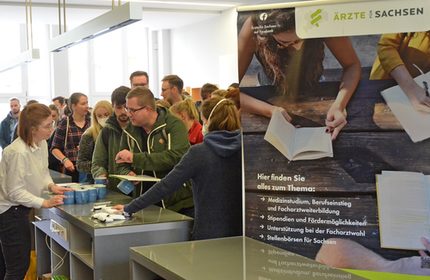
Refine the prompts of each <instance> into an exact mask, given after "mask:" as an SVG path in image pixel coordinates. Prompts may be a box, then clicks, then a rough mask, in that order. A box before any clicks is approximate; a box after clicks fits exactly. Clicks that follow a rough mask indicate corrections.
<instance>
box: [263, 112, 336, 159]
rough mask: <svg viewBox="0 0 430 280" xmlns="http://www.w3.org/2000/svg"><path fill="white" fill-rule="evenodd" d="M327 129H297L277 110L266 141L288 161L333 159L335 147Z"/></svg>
mask: <svg viewBox="0 0 430 280" xmlns="http://www.w3.org/2000/svg"><path fill="white" fill-rule="evenodd" d="M325 130H326V128H325V127H300V128H296V127H294V125H292V124H291V123H289V122H288V121H287V120H286V119H285V118H284V116H283V115H282V112H281V110H275V111H274V112H273V114H272V118H271V119H270V123H269V126H268V127H267V131H266V134H265V135H264V140H266V141H267V142H269V143H270V144H272V145H273V146H274V147H275V148H276V149H277V150H278V151H280V152H281V153H282V154H283V155H284V156H285V157H286V158H287V159H288V160H292V161H293V160H312V159H318V158H323V157H333V147H332V142H331V137H330V134H329V133H326V132H325Z"/></svg>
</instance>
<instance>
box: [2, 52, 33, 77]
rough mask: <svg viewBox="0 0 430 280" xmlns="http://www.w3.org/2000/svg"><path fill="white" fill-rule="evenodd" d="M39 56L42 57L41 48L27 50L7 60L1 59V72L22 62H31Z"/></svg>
mask: <svg viewBox="0 0 430 280" xmlns="http://www.w3.org/2000/svg"><path fill="white" fill-rule="evenodd" d="M39 58H40V52H39V49H30V50H26V51H24V52H22V53H21V54H19V55H18V56H16V57H13V58H11V59H8V60H6V61H0V72H4V71H6V70H9V69H12V68H14V67H17V66H20V65H21V64H24V63H28V62H31V61H32V60H33V59H39Z"/></svg>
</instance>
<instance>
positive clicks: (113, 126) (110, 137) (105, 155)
mask: <svg viewBox="0 0 430 280" xmlns="http://www.w3.org/2000/svg"><path fill="white" fill-rule="evenodd" d="M129 91H130V88H129V87H125V86H120V87H119V88H116V89H115V90H114V91H113V92H112V95H111V102H112V106H113V109H114V113H113V114H112V116H110V117H109V119H108V120H107V121H106V125H105V127H103V129H102V130H101V131H100V134H99V136H98V137H97V140H96V143H95V146H94V153H93V160H92V164H91V174H92V175H93V177H94V178H97V177H106V178H107V177H108V176H109V174H119V173H118V172H119V170H118V164H117V163H116V162H115V156H116V154H117V153H118V152H119V151H120V140H121V135H122V130H123V129H124V128H125V127H126V126H127V125H128V122H129V118H128V115H127V112H126V111H125V97H126V96H127V93H128V92H129ZM118 183H119V180H118V179H115V178H108V184H107V188H108V189H109V190H113V191H117V190H118V189H117V188H116V186H117V185H118Z"/></svg>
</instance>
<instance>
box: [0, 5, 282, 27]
mask: <svg viewBox="0 0 430 280" xmlns="http://www.w3.org/2000/svg"><path fill="white" fill-rule="evenodd" d="M133 1H135V2H142V3H143V20H142V21H141V24H142V25H143V26H145V27H148V28H150V29H170V28H177V27H181V26H185V25H189V24H194V23H197V22H199V21H202V20H206V19H208V18H210V17H213V16H217V15H219V14H220V13H221V12H222V11H224V10H228V9H232V8H234V7H237V6H241V5H254V4H262V3H276V2H288V1H273V0H272V1H267V0H266V1H262V0H251V1H245V0H238V1H234V0H221V1H219V0H218V1H213V0H202V1H199V0H158V1H157V0H133ZM31 2H32V15H33V16H32V18H33V23H35V24H38V23H51V24H55V23H58V0H32V1H31ZM60 2H61V3H63V0H60ZM65 2H66V20H67V21H66V22H67V25H68V26H69V27H73V26H75V25H79V24H82V23H84V22H86V21H88V20H90V19H92V18H94V17H96V16H98V15H100V14H103V13H105V12H106V11H108V10H109V9H112V0H91V1H89V0H65ZM125 2H128V1H124V0H123V1H121V3H122V4H123V3H125ZM118 3H119V2H118V0H114V5H118ZM25 20H26V16H25V0H0V23H6V22H9V23H16V22H20V23H25ZM69 29H70V28H69Z"/></svg>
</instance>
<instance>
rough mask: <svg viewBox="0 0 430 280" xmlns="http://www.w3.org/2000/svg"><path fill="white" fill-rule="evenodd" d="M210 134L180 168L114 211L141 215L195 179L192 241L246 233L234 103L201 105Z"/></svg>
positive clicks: (213, 101) (216, 100)
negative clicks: (140, 213)
mask: <svg viewBox="0 0 430 280" xmlns="http://www.w3.org/2000/svg"><path fill="white" fill-rule="evenodd" d="M202 119H203V123H204V127H205V128H206V129H204V130H206V131H207V132H208V133H207V134H206V135H205V136H204V140H203V143H201V144H197V145H194V146H192V147H191V148H190V149H189V150H188V152H187V153H186V154H185V155H184V156H183V157H182V159H181V161H180V162H179V163H178V164H177V165H176V166H175V168H174V169H173V170H172V171H171V172H170V173H169V174H168V175H167V176H166V177H164V178H163V179H162V180H161V181H160V182H158V183H156V184H155V185H154V186H152V188H151V189H149V190H148V191H147V192H146V193H144V194H143V195H141V196H140V197H138V198H136V199H134V200H133V201H132V202H131V203H129V204H127V205H116V206H115V207H114V208H116V209H117V210H121V211H124V212H126V213H129V214H131V213H134V212H137V211H139V210H141V209H143V208H145V207H148V206H149V205H152V204H154V203H156V202H158V201H160V199H161V198H163V197H165V196H166V195H168V194H171V193H173V192H174V191H176V190H178V189H179V188H181V187H182V185H183V183H184V182H186V181H187V180H191V181H192V186H193V199H194V207H195V217H194V227H193V232H192V239H194V240H197V239H209V238H219V237H226V236H235V235H241V234H242V176H241V173H242V171H241V170H242V168H241V134H240V130H239V129H240V120H239V114H238V110H237V109H236V107H235V104H234V102H233V101H231V100H229V99H225V98H220V97H217V98H213V99H209V100H207V101H205V102H204V103H203V105H202Z"/></svg>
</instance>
